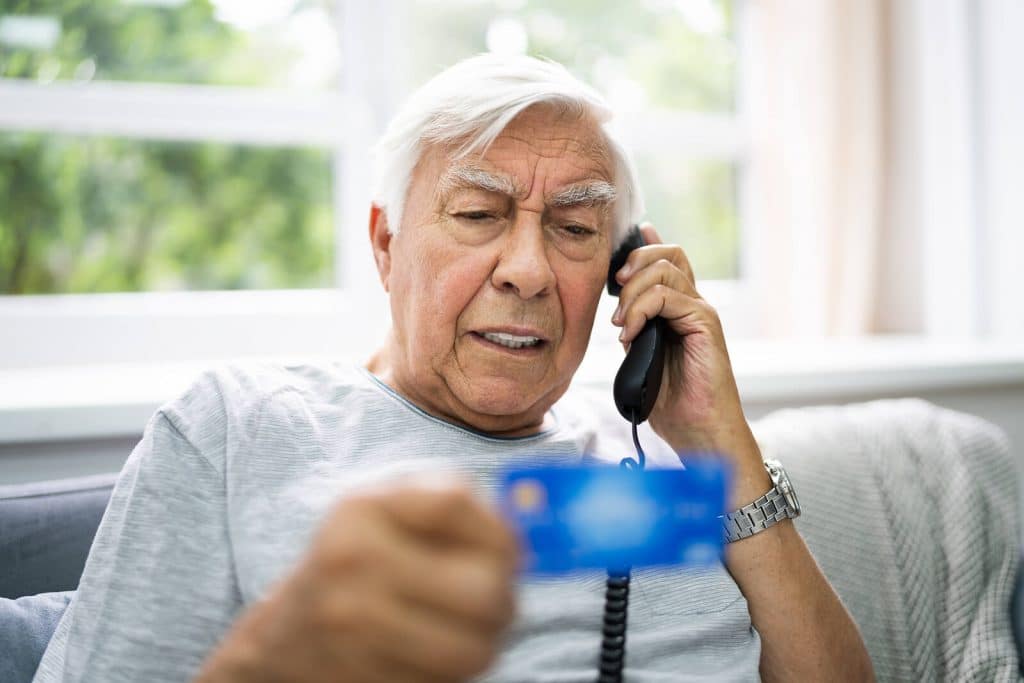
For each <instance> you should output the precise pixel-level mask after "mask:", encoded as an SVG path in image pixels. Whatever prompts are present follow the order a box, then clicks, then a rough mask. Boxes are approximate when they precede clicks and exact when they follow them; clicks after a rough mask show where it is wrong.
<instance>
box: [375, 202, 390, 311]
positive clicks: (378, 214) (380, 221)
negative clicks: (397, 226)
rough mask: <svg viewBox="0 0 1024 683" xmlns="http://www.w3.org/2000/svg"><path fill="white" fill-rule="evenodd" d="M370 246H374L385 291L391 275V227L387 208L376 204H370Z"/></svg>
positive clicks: (378, 270) (378, 271)
mask: <svg viewBox="0 0 1024 683" xmlns="http://www.w3.org/2000/svg"><path fill="white" fill-rule="evenodd" d="M370 246H371V247H372V248H373V260H374V261H376V262H377V273H378V274H379V275H380V282H381V284H382V285H384V291H385V292H388V291H390V290H389V289H388V277H389V276H390V275H391V229H390V228H389V226H388V214H387V210H386V209H383V208H381V207H379V206H377V205H376V204H371V205H370Z"/></svg>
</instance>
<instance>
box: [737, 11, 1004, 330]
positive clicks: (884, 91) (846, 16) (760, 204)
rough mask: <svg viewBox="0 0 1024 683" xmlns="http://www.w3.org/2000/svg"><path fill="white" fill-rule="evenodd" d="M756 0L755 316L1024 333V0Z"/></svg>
mask: <svg viewBox="0 0 1024 683" xmlns="http://www.w3.org/2000/svg"><path fill="white" fill-rule="evenodd" d="M745 7H746V8H747V10H748V12H747V13H746V22H747V23H746V25H745V30H744V35H743V36H742V37H743V38H744V39H745V44H746V45H747V46H748V52H747V53H746V54H745V55H744V56H745V64H747V65H749V66H748V69H749V80H748V83H749V86H748V88H747V92H748V96H747V100H746V102H745V103H744V104H745V106H744V107H743V109H744V111H745V113H746V114H747V115H748V116H749V126H748V128H749V130H750V131H751V139H750V151H751V155H750V160H751V161H750V175H749V178H750V183H749V194H748V198H747V201H746V207H747V220H748V223H749V225H750V231H749V234H748V238H749V250H748V251H747V252H746V254H745V256H746V258H745V264H746V267H747V272H748V274H749V275H750V280H749V281H750V282H751V283H752V284H753V285H754V287H755V292H754V296H755V297H756V301H755V302H754V305H755V310H756V311H757V313H758V323H757V328H758V329H757V331H758V332H760V333H761V334H763V335H765V336H770V337H772V336H774V337H782V336H787V337H792V336H800V337H826V336H839V335H843V336H847V335H863V334H871V333H886V332H898V333H913V334H922V335H926V336H929V337H938V338H979V337H997V336H1001V337H1015V338H1020V337H1021V336H1022V335H1024V304H1022V303H1021V299H1020V297H1021V296H1022V295H1024V267H1021V265H1020V262H1021V259H1022V258H1024V256H1022V254H1024V191H1022V190H1021V189H1020V188H1021V186H1022V185H1024V173H1021V172H1020V171H1018V169H1019V168H1020V167H1021V165H1022V164H1024V87H1022V86H1021V81H1020V65H1021V64H1022V63H1024V3H1022V2H1020V0H899V2H887V1H886V0H751V1H750V2H748V3H746V5H745Z"/></svg>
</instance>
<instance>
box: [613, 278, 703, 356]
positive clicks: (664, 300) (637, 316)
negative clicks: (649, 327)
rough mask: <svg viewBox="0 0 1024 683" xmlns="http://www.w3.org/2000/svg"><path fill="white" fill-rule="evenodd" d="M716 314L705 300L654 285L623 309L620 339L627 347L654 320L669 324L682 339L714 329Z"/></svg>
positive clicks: (664, 286)
mask: <svg viewBox="0 0 1024 683" xmlns="http://www.w3.org/2000/svg"><path fill="white" fill-rule="evenodd" d="M717 316H718V314H717V312H716V311H715V309H714V308H712V307H711V306H710V305H709V304H708V303H707V302H706V301H704V300H703V299H701V298H699V297H697V296H691V295H689V294H685V293H683V292H680V291H678V290H676V289H673V288H672V287H669V286H667V285H663V284H656V285H654V286H652V287H650V288H648V289H647V290H645V291H644V292H643V293H642V294H640V295H639V296H638V297H636V298H635V299H634V301H633V303H632V305H631V306H630V307H629V308H628V309H626V310H625V312H624V313H623V316H622V319H623V322H622V332H621V334H620V335H619V340H620V341H622V342H623V343H624V344H628V343H630V342H632V341H633V339H634V338H635V337H636V336H637V335H638V334H640V331H641V330H642V329H643V327H644V324H645V323H646V322H647V321H648V320H650V319H651V318H655V317H662V318H665V319H666V320H667V321H668V324H669V327H670V328H671V329H672V330H673V331H674V332H675V333H676V334H678V335H680V336H682V337H685V336H686V335H688V334H693V333H694V332H710V331H714V330H715V329H716V324H717V319H718V318H717Z"/></svg>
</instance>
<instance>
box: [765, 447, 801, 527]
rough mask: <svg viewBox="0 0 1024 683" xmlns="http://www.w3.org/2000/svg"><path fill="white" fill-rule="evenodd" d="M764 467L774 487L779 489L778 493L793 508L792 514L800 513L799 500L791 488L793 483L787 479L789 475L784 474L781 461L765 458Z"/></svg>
mask: <svg viewBox="0 0 1024 683" xmlns="http://www.w3.org/2000/svg"><path fill="white" fill-rule="evenodd" d="M764 464H765V467H767V468H768V474H769V475H770V476H771V478H772V483H773V484H775V486H776V488H778V489H779V493H781V494H782V495H783V497H784V498H785V499H786V503H787V504H788V505H789V507H791V508H792V509H793V516H794V517H795V516H797V515H799V514H800V500H799V499H798V498H797V497H796V491H794V490H793V483H792V482H791V481H790V480H789V475H788V474H786V470H785V469H783V467H782V463H780V462H779V461H778V460H765V461H764Z"/></svg>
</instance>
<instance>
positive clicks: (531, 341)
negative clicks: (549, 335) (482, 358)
mask: <svg viewBox="0 0 1024 683" xmlns="http://www.w3.org/2000/svg"><path fill="white" fill-rule="evenodd" d="M475 334H476V335H477V336H479V337H482V338H484V339H486V340H487V341H489V342H491V343H493V344H497V345H499V346H504V347H505V348H506V349H531V348H536V347H538V346H540V345H541V344H543V343H544V340H543V339H541V338H540V337H533V336H529V335H518V334H510V333H508V332H476V333H475Z"/></svg>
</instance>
